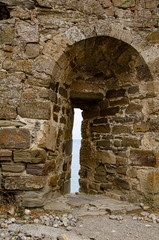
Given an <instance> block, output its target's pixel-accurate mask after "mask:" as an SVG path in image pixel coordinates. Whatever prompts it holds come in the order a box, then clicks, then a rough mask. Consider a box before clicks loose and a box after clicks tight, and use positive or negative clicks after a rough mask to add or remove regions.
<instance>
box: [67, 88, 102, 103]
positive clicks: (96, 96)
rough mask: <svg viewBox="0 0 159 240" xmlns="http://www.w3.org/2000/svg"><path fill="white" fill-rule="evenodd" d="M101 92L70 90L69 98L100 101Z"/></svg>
mask: <svg viewBox="0 0 159 240" xmlns="http://www.w3.org/2000/svg"><path fill="white" fill-rule="evenodd" d="M103 97H104V96H103V94H102V93H94V92H78V91H75V90H72V91H71V92H70V98H71V99H73V100H84V101H101V100H102V99H103Z"/></svg>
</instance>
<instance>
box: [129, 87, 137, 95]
mask: <svg viewBox="0 0 159 240" xmlns="http://www.w3.org/2000/svg"><path fill="white" fill-rule="evenodd" d="M138 92H139V86H131V87H130V88H129V89H128V93H129V94H135V93H138Z"/></svg>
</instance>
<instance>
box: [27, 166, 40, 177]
mask: <svg viewBox="0 0 159 240" xmlns="http://www.w3.org/2000/svg"><path fill="white" fill-rule="evenodd" d="M43 167H44V164H27V167H26V172H27V174H31V175H37V176H41V175H43Z"/></svg>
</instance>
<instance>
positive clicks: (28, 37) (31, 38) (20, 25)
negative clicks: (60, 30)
mask: <svg viewBox="0 0 159 240" xmlns="http://www.w3.org/2000/svg"><path fill="white" fill-rule="evenodd" d="M15 30H16V32H17V35H18V36H19V37H20V38H21V39H22V40H23V41H25V42H29V43H32V42H38V41H39V30H38V25H36V24H30V23H28V22H25V21H20V22H17V24H16V26H15Z"/></svg>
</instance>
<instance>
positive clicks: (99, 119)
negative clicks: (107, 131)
mask: <svg viewBox="0 0 159 240" xmlns="http://www.w3.org/2000/svg"><path fill="white" fill-rule="evenodd" d="M102 123H103V124H105V123H108V119H107V118H98V119H94V120H93V124H102Z"/></svg>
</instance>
